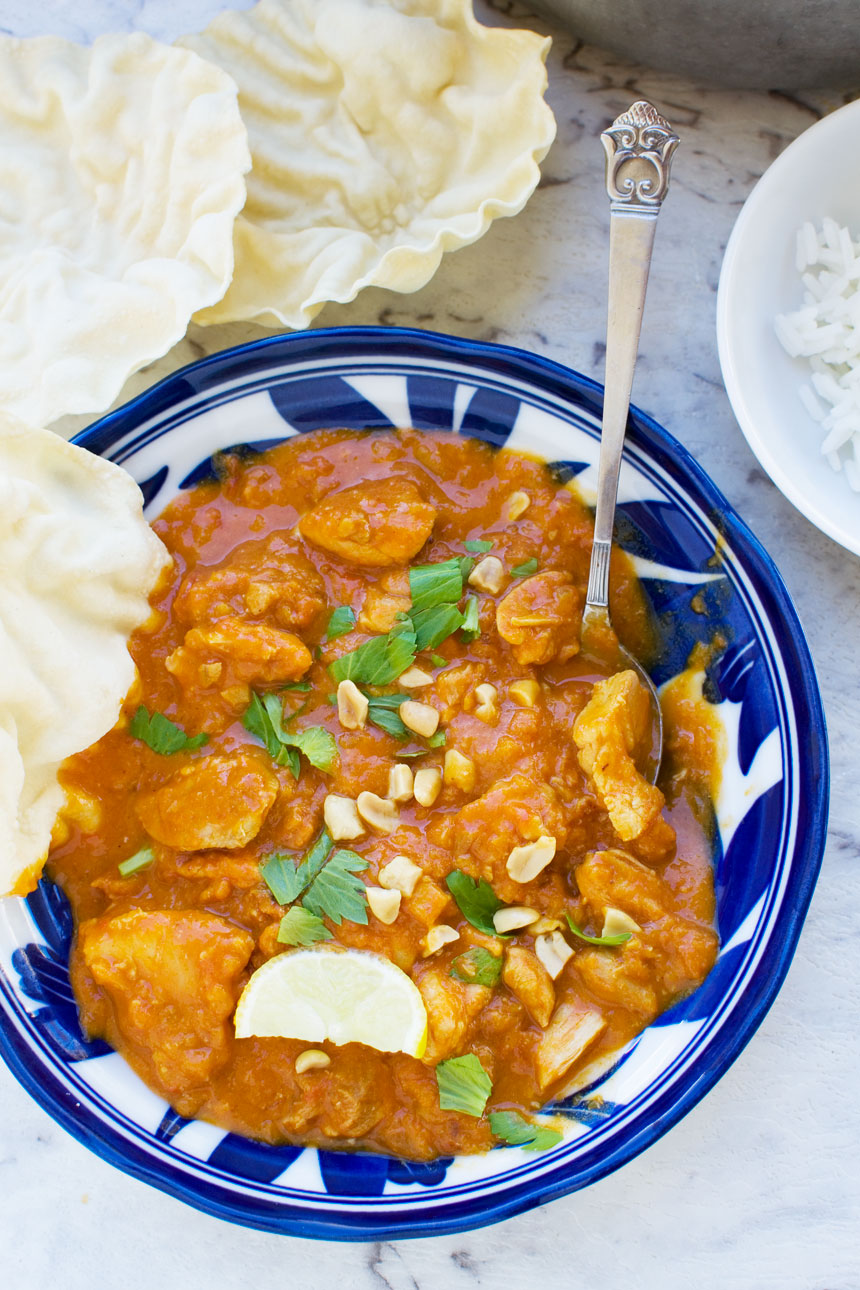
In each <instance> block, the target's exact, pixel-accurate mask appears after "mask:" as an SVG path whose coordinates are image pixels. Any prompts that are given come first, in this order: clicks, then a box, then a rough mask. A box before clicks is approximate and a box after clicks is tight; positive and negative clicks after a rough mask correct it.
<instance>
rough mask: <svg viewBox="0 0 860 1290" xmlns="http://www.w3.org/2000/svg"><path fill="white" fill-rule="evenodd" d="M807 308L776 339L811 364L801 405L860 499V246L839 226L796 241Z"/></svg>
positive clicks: (782, 322)
mask: <svg viewBox="0 0 860 1290" xmlns="http://www.w3.org/2000/svg"><path fill="white" fill-rule="evenodd" d="M796 263H797V271H798V273H799V274H800V279H801V282H802V283H803V287H804V296H803V305H802V307H801V308H800V309H797V310H795V312H794V313H790V314H778V315H777V318H776V322H775V328H776V334H777V336H778V337H779V339H780V341H781V342H782V345H783V347H784V348H785V349H786V350H787V352H788V353H789V354H790V355H791V356H792V358H805V359H808V360H809V367H810V378H809V382H808V383H804V384H803V385H802V386H801V387H800V398H801V401H802V403H803V406H804V407H805V408H806V411H807V412H808V413H809V415H810V417H812V419H813V421H816V422H818V424H819V425H820V427H821V432H822V435H823V438H822V441H821V452H822V453H823V455H824V456H825V457H826V458H827V461H828V462H829V463H830V465H831V466H832V467H833V469H834V470H844V472H845V478H846V479H847V480H848V483H849V484H850V485H851V487H852V488H853V489H854V491H855V492H856V493H860V242H858V241H854V240H853V239H852V237H851V233H850V231H849V230H848V229H847V228H842V227H841V226H840V225H839V224H837V223H836V221H835V220H833V219H824V220H823V221H822V224H821V231H820V232H818V231H817V230H816V229H815V227H814V226H813V225H812V224H810V223H808V222H807V223H806V224H804V225H803V227H802V228H800V229H799V230H798V234H797V261H796Z"/></svg>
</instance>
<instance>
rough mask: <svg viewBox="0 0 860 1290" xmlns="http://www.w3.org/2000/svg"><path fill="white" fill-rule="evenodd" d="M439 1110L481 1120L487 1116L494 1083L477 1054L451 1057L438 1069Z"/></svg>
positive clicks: (441, 1063) (440, 1064)
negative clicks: (488, 1102) (460, 1113)
mask: <svg viewBox="0 0 860 1290" xmlns="http://www.w3.org/2000/svg"><path fill="white" fill-rule="evenodd" d="M436 1083H437V1084H438V1086H439V1106H440V1107H441V1108H442V1110H443V1111H463V1112H464V1113H465V1114H466V1115H473V1116H474V1117H475V1119H476V1120H479V1119H480V1118H481V1116H482V1115H483V1114H484V1107H485V1106H486V1105H487V1099H488V1098H489V1096H490V1094H491V1093H492V1091H493V1082H492V1080H491V1079H490V1077H489V1075H488V1074H487V1072H486V1071H485V1070H484V1068H483V1066H482V1065H481V1063H480V1062H479V1060H478V1058H477V1057H476V1056H475V1054H474V1053H466V1054H465V1056H463V1057H450V1058H449V1059H448V1061H446V1062H440V1063H439V1065H438V1066H437V1067H436Z"/></svg>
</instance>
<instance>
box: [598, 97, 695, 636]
mask: <svg viewBox="0 0 860 1290" xmlns="http://www.w3.org/2000/svg"><path fill="white" fill-rule="evenodd" d="M600 141H601V143H602V144H603V147H604V150H605V152H606V191H607V192H608V193H609V198H610V203H611V205H610V212H611V213H610V217H609V317H608V321H607V328H606V375H605V392H604V396H603V429H602V434H601V444H600V465H599V468H598V479H597V510H596V512H595V517H594V545H593V547H592V550H591V568H590V570H589V578H588V595H587V597H586V611H589V610H590V611H591V615H590V616H593V614H594V611H595V610H603V611H604V612H605V610H606V607H607V606H608V604H609V554H610V551H611V549H612V529H613V522H614V519H615V499H616V495H617V493H618V474H619V471H620V469H621V452H622V449H623V447H624V431H625V429H626V427H627V413H628V411H629V408H630V389H631V386H632V384H633V369H634V367H635V366H636V355H637V352H638V350H639V332H640V329H641V326H642V311H643V309H644V306H645V289H646V287H647V285H648V270H649V268H650V265H651V248H652V246H653V244H654V227H655V224H656V222H657V216H658V214H659V213H660V206H661V204H662V201H663V198H664V197H665V196H666V192H667V190H668V187H669V168H670V164H671V160H672V154H673V153H674V151H675V149H676V148H677V146H678V136H677V135H676V134H673V132H672V127H671V126H670V125H669V122H668V121H665V120H664V119H663V117H661V116H660V114H659V113H658V112H657V111H656V110H655V109H654V108H653V107H652V106H651V104H650V103H644V102H639V103H634V104H633V106H632V107H631V108H628V110H627V111H626V112H623V113H622V114H621V116H620V117H618V119H617V120H616V121H614V122H613V123H612V125H611V126H610V127H609V129H608V130H605V131H604V132H603V134H602V135H601V136H600Z"/></svg>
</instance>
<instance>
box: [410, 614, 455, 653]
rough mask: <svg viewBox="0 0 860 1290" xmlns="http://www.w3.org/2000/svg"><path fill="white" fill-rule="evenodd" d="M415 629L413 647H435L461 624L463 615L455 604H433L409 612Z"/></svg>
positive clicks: (419, 648)
mask: <svg viewBox="0 0 860 1290" xmlns="http://www.w3.org/2000/svg"><path fill="white" fill-rule="evenodd" d="M410 618H411V620H412V625H413V627H414V629H415V649H416V650H422V649H435V648H436V646H437V645H441V644H442V642H443V641H444V640H447V639H448V637H449V636H451V635H453V633H454V632H455V631H456V630H457V628H458V627H462V626H463V615H462V614H461V613H460V611H459V609H458V608H457V606H456V605H435V606H434V607H433V608H431V609H420V610H418V612H417V613H416V612H415V611H411V612H410Z"/></svg>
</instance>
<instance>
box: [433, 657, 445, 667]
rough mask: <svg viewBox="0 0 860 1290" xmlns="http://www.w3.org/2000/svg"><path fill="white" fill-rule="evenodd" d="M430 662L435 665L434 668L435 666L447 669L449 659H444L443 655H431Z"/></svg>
mask: <svg viewBox="0 0 860 1290" xmlns="http://www.w3.org/2000/svg"><path fill="white" fill-rule="evenodd" d="M430 662H431V663H432V664H433V666H434V667H447V666H448V660H447V658H443V657H442V655H441V654H431V655H430Z"/></svg>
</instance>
